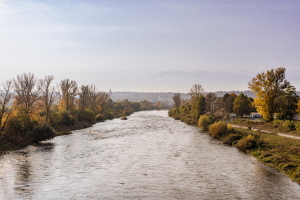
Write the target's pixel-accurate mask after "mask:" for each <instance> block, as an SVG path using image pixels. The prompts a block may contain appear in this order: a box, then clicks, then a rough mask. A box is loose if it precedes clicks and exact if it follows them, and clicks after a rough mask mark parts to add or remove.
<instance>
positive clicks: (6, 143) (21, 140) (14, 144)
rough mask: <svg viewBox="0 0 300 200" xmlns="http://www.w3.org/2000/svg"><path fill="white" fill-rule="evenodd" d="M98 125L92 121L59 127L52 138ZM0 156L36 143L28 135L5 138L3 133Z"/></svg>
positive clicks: (0, 139) (0, 142) (0, 141)
mask: <svg viewBox="0 0 300 200" xmlns="http://www.w3.org/2000/svg"><path fill="white" fill-rule="evenodd" d="M95 123H98V122H97V121H92V122H87V121H84V122H78V123H76V124H74V125H70V126H61V127H58V128H57V129H56V130H55V135H54V137H57V136H62V135H69V134H72V132H71V131H73V130H80V129H84V128H88V127H91V126H92V125H93V124H95ZM0 135H1V137H0V154H3V153H5V152H7V151H13V150H18V149H21V148H24V147H26V146H28V145H31V144H34V143H36V141H35V139H33V138H32V137H30V136H29V134H28V133H26V134H24V135H23V136H22V137H18V138H17V137H13V136H12V137H7V136H5V135H4V133H2V134H0Z"/></svg>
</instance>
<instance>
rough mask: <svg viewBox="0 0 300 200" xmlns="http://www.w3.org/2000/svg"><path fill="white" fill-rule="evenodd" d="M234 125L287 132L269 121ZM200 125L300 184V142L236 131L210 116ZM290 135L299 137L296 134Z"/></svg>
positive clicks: (240, 121)
mask: <svg viewBox="0 0 300 200" xmlns="http://www.w3.org/2000/svg"><path fill="white" fill-rule="evenodd" d="M169 114H170V116H171V117H173V118H174V119H177V120H179V119H180V120H181V121H184V122H185V123H187V124H190V125H196V123H195V121H196V120H193V123H191V122H190V121H191V120H190V121H189V120H182V119H181V118H179V117H178V116H177V115H172V113H171V112H169ZM201 118H202V120H201ZM233 124H236V125H242V126H247V127H255V128H256V129H259V130H267V131H270V132H274V133H276V132H277V133H278V132H282V133H286V132H285V131H284V129H283V128H282V126H281V125H279V126H278V124H275V125H277V127H276V126H274V125H273V124H271V123H269V122H263V121H258V122H256V121H255V122H254V121H247V120H241V119H237V120H235V121H233ZM197 125H198V126H200V127H201V128H204V129H206V130H207V131H208V133H209V134H211V135H212V136H213V137H214V138H217V139H220V140H222V141H223V142H224V144H227V145H232V146H234V147H237V148H238V149H240V150H242V151H245V152H247V153H248V154H249V155H251V156H254V157H256V158H257V159H258V160H259V161H260V162H262V163H264V164H266V165H269V166H272V167H275V168H277V169H279V170H280V171H281V172H283V173H284V174H286V175H287V176H289V177H290V178H291V179H292V180H293V181H295V182H296V183H298V184H300V140H296V139H291V138H285V137H281V136H278V135H276V134H268V133H263V132H256V131H252V130H250V129H249V130H245V129H239V128H234V129H233V128H232V127H231V126H230V125H227V123H226V122H222V121H221V120H220V119H216V118H213V117H207V116H206V115H202V116H200V120H199V122H198V124H197ZM288 133H289V134H293V135H298V134H297V133H296V132H295V131H294V132H293V131H290V132H288Z"/></svg>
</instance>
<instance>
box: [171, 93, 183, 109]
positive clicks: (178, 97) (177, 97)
mask: <svg viewBox="0 0 300 200" xmlns="http://www.w3.org/2000/svg"><path fill="white" fill-rule="evenodd" d="M172 99H173V101H174V107H175V108H179V106H180V105H181V94H180V93H175V94H174V96H173V97H172Z"/></svg>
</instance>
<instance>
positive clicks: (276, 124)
mask: <svg viewBox="0 0 300 200" xmlns="http://www.w3.org/2000/svg"><path fill="white" fill-rule="evenodd" d="M273 123H274V127H275V128H278V127H280V122H279V120H277V119H275V120H274V121H273Z"/></svg>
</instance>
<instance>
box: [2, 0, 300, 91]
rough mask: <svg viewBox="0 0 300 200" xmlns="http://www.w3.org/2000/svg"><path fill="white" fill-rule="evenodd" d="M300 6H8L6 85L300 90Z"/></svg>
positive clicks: (127, 0)
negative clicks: (278, 71) (282, 81)
mask: <svg viewBox="0 0 300 200" xmlns="http://www.w3.org/2000/svg"><path fill="white" fill-rule="evenodd" d="M299 10H300V1H299V0H284V1H282V0H264V1H261V0H251V1H249V0H222V1H221V0H215V1H211V0H184V1H182V0H97V1H96V0H72V1H71V0H49V1H48V0H39V1H38V0H0V69H1V70H0V82H3V81H6V80H8V79H11V78H13V77H16V75H17V74H21V73H23V72H32V73H34V74H35V75H36V76H37V77H38V78H43V77H44V76H46V75H53V76H54V77H55V80H54V84H56V83H58V82H60V81H61V80H62V79H66V78H69V79H71V80H76V81H77V83H78V85H82V84H84V85H87V84H95V85H96V86H97V87H98V88H99V89H100V90H101V91H108V90H109V89H110V88H111V89H112V91H136V92H183V93H186V92H188V91H189V89H190V88H191V86H192V85H193V84H195V83H197V84H201V85H202V86H203V87H204V88H205V91H207V92H213V91H230V90H247V89H248V82H249V81H250V80H251V79H252V78H253V77H254V76H256V75H257V74H258V73H261V72H263V71H266V70H269V69H272V68H278V67H284V68H286V70H287V71H286V78H287V80H288V81H290V82H291V84H292V85H294V86H295V87H296V89H297V90H300V78H299V77H300V23H299V19H300V12H299Z"/></svg>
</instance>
